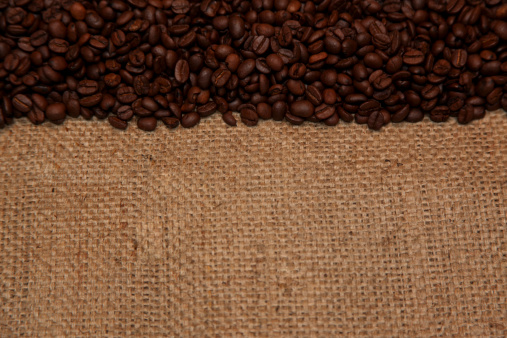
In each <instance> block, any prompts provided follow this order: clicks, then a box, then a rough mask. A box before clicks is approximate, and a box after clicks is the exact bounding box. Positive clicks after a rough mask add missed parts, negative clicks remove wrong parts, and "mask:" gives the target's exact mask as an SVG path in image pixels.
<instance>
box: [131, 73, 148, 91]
mask: <svg viewBox="0 0 507 338" xmlns="http://www.w3.org/2000/svg"><path fill="white" fill-rule="evenodd" d="M134 90H135V92H136V94H137V95H147V94H148V93H149V91H150V80H148V78H147V77H146V76H144V75H139V76H136V77H135V78H134Z"/></svg>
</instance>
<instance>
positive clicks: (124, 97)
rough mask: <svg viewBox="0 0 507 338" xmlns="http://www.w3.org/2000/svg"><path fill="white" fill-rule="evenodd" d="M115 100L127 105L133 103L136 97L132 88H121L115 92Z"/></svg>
mask: <svg viewBox="0 0 507 338" xmlns="http://www.w3.org/2000/svg"><path fill="white" fill-rule="evenodd" d="M116 99H117V100H118V101H119V102H120V103H122V104H127V103H132V102H134V101H135V100H136V99H137V95H136V92H135V90H134V88H133V87H121V88H119V89H118V91H117V92H116Z"/></svg>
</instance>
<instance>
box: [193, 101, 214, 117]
mask: <svg viewBox="0 0 507 338" xmlns="http://www.w3.org/2000/svg"><path fill="white" fill-rule="evenodd" d="M216 111H217V104H216V103H215V102H213V101H211V102H208V103H206V104H205V105H203V106H200V107H198V108H197V113H198V114H199V115H200V116H201V117H206V116H210V115H213V114H214V113H215V112H216Z"/></svg>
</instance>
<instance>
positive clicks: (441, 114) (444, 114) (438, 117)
mask: <svg viewBox="0 0 507 338" xmlns="http://www.w3.org/2000/svg"><path fill="white" fill-rule="evenodd" d="M430 119H431V120H432V121H433V122H445V121H447V120H448V119H449V108H448V107H447V106H437V107H435V108H434V109H433V110H432V111H431V112H430Z"/></svg>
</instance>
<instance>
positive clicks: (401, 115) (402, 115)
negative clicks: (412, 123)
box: [391, 104, 410, 123]
mask: <svg viewBox="0 0 507 338" xmlns="http://www.w3.org/2000/svg"><path fill="white" fill-rule="evenodd" d="M409 113H410V106H409V105H408V104H407V105H404V106H403V107H402V108H401V109H399V110H398V111H396V112H395V113H394V114H393V115H392V116H391V121H392V122H394V123H398V122H401V121H403V120H405V119H406V118H407V116H408V114H409Z"/></svg>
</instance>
